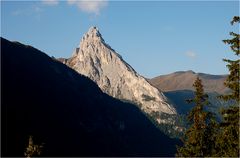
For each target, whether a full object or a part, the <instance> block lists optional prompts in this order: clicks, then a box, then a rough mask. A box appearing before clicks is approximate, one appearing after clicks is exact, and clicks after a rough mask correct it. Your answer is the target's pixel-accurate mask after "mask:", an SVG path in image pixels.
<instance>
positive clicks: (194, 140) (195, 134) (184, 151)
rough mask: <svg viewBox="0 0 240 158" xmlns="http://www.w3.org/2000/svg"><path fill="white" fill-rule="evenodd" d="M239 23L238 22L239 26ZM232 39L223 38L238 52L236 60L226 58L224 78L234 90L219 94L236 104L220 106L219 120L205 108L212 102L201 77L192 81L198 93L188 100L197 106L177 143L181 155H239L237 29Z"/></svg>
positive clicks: (235, 20) (239, 72)
mask: <svg viewBox="0 0 240 158" xmlns="http://www.w3.org/2000/svg"><path fill="white" fill-rule="evenodd" d="M239 23H240V19H239V16H234V17H233V19H232V21H231V25H234V24H237V25H238V24H239ZM238 27H239V26H238ZM230 36H231V39H226V40H223V42H224V43H225V44H228V45H230V48H231V50H232V51H233V53H234V54H235V55H236V56H237V59H236V60H230V59H223V61H225V62H227V65H226V66H227V68H228V70H229V75H228V77H227V79H226V81H225V82H224V85H225V86H226V87H228V88H229V89H230V90H231V92H230V93H229V94H226V95H221V96H219V99H222V100H224V101H230V100H231V101H234V104H233V105H231V106H229V107H227V108H224V109H222V110H221V117H222V120H221V121H220V122H218V121H217V120H216V117H215V115H214V114H213V113H212V112H209V111H206V110H205V109H206V108H205V107H206V106H208V105H209V102H208V96H207V94H205V93H204V88H203V85H202V81H201V79H199V78H197V79H196V80H195V82H194V84H193V87H194V89H195V97H194V98H193V99H189V100H187V102H189V103H191V102H193V103H194V104H195V106H194V107H193V109H192V110H191V111H190V113H189V114H188V122H189V124H190V127H189V128H188V129H187V130H186V132H185V133H184V136H183V137H182V138H181V140H182V142H183V145H182V146H181V147H179V146H177V153H176V156H178V157H239V152H240V150H239V141H240V139H239V129H240V128H239V125H240V123H239V101H240V96H239V89H240V88H239V87H240V85H239V84H240V80H239V74H240V70H239V62H240V60H239V53H240V51H239V47H240V46H239V45H240V42H239V38H240V35H239V34H238V33H234V32H230Z"/></svg>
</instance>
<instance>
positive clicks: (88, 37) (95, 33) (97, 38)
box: [80, 26, 104, 47]
mask: <svg viewBox="0 0 240 158" xmlns="http://www.w3.org/2000/svg"><path fill="white" fill-rule="evenodd" d="M84 42H87V43H89V42H104V39H103V38H102V35H101V33H100V32H99V30H98V28H97V27H96V26H92V27H90V29H89V30H88V32H87V33H86V34H85V35H84V36H83V37H82V40H81V42H80V47H81V43H84Z"/></svg>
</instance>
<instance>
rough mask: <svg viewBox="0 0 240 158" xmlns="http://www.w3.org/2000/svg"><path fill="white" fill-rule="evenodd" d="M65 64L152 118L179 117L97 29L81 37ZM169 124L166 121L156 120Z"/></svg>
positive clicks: (104, 90)
mask: <svg viewBox="0 0 240 158" xmlns="http://www.w3.org/2000/svg"><path fill="white" fill-rule="evenodd" d="M64 63H65V64H66V65H68V66H70V67H71V68H73V69H74V70H76V71H77V72H79V73H80V74H83V75H85V76H87V77H89V78H90V79H92V80H93V81H95V82H96V83H97V84H98V86H99V87H100V88H101V89H102V91H103V92H105V93H107V94H109V95H110V96H113V97H115V98H118V99H121V100H126V101H131V102H134V103H136V105H138V106H139V108H140V109H141V110H143V111H144V112H145V113H147V114H149V115H153V114H155V115H156V113H157V114H161V113H164V114H176V110H175V109H174V107H173V106H172V105H170V104H169V103H168V101H167V98H166V97H165V96H164V95H163V93H162V92H161V91H159V90H158V89H156V88H155V87H153V86H152V85H150V84H149V83H148V81H147V80H146V79H145V78H144V77H142V76H141V75H139V74H138V73H137V72H136V71H135V70H134V69H133V68H132V67H131V66H130V65H129V64H127V63H126V62H125V61H124V60H123V59H122V57H121V56H120V55H119V54H118V53H117V52H116V51H115V50H113V49H112V48H111V47H110V46H109V45H108V44H106V43H105V41H104V39H103V38H102V35H101V33H100V32H99V30H98V28H96V27H91V28H90V29H89V31H88V32H87V33H86V34H85V35H84V36H83V37H82V39H81V42H80V45H79V47H78V48H76V49H75V50H74V52H73V55H72V57H71V58H69V59H67V60H64ZM155 120H156V121H157V122H158V123H168V122H169V121H170V120H169V119H167V118H164V119H163V118H160V117H158V118H155Z"/></svg>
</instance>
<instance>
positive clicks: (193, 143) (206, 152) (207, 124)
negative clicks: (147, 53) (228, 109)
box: [176, 78, 214, 157]
mask: <svg viewBox="0 0 240 158" xmlns="http://www.w3.org/2000/svg"><path fill="white" fill-rule="evenodd" d="M193 86H194V88H195V97H194V98H193V99H190V100H188V102H189V103H191V102H193V103H195V106H194V107H193V109H192V110H191V111H190V113H189V114H188V120H189V122H190V123H191V126H190V128H189V129H187V131H186V132H185V136H184V138H183V139H182V141H183V143H184V144H183V146H182V147H180V148H179V147H178V151H177V154H176V156H181V157H202V156H210V155H211V152H212V150H211V147H212V146H214V145H213V143H214V140H213V137H212V135H213V134H212V133H213V132H212V127H213V125H214V121H213V119H212V117H213V116H212V113H210V112H207V111H205V110H204V107H205V106H206V105H208V96H207V95H206V94H205V93H204V89H203V85H202V81H201V80H200V79H199V78H197V79H196V80H195V82H194V84H193Z"/></svg>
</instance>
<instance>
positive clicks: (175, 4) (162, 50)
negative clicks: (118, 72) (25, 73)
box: [1, 0, 239, 77]
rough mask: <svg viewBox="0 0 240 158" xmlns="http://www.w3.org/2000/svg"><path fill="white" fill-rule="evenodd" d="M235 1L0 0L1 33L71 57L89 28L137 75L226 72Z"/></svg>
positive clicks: (236, 7) (60, 55) (13, 39)
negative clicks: (185, 71) (228, 40)
mask: <svg viewBox="0 0 240 158" xmlns="http://www.w3.org/2000/svg"><path fill="white" fill-rule="evenodd" d="M234 15H239V2H238V1H211V2H210V1H198V2H196V1H170V2H167V1H151V2H148V1H98V2H89V1H85V2H83V1H75V0H72V1H57V0H51V1H1V36H2V37H4V38H6V39H8V40H12V41H19V42H22V43H24V44H28V45H32V46H34V47H36V48H38V49H40V50H42V51H44V52H46V53H47V54H48V55H49V56H54V57H70V56H71V54H72V52H73V49H74V48H75V47H77V46H78V45H79V42H80V39H81V37H82V36H83V34H84V33H85V32H87V31H88V29H89V27H91V26H97V27H98V28H99V30H100V32H101V34H102V35H103V38H104V39H105V41H106V43H108V44H109V45H110V46H111V47H112V48H113V49H115V50H116V51H117V52H118V53H119V54H121V55H122V57H123V59H124V60H125V61H127V62H128V63H129V64H130V65H131V66H132V67H133V68H134V69H135V70H136V71H137V72H138V73H139V74H141V75H143V76H145V77H155V76H158V75H162V74H168V73H172V72H175V71H184V70H193V71H195V72H204V73H210V74H226V73H228V71H227V69H226V66H225V65H226V63H224V62H223V61H222V58H230V59H235V58H236V57H235V56H234V55H232V54H233V53H232V52H231V51H230V49H229V47H228V46H227V45H224V44H223V42H222V40H223V39H226V38H229V32H230V31H235V32H239V28H238V27H237V26H231V25H230V21H231V19H232V17H233V16H234Z"/></svg>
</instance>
